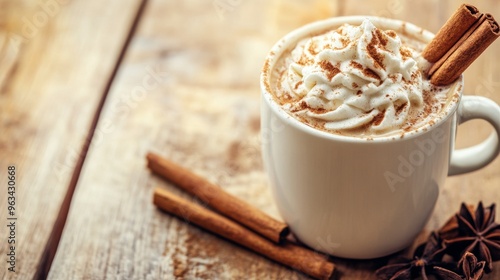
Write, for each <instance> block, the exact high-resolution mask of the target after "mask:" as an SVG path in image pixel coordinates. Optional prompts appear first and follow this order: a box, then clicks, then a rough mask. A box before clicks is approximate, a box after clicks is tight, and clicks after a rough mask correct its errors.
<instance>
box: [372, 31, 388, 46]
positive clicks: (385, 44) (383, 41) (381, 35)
mask: <svg viewBox="0 0 500 280" xmlns="http://www.w3.org/2000/svg"><path fill="white" fill-rule="evenodd" d="M375 33H376V34H377V38H378V40H379V41H380V44H382V46H383V47H385V46H387V39H386V38H385V37H384V35H383V34H382V31H380V29H375Z"/></svg>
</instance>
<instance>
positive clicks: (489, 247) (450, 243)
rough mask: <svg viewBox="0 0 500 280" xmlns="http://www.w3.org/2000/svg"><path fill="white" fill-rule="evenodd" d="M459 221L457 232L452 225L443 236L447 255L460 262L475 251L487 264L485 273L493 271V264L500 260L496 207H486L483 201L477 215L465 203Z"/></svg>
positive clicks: (499, 238)
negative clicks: (468, 253)
mask: <svg viewBox="0 0 500 280" xmlns="http://www.w3.org/2000/svg"><path fill="white" fill-rule="evenodd" d="M455 219H456V229H455V228H454V227H453V224H452V223H451V224H448V228H447V230H446V231H445V232H446V233H445V234H440V236H441V237H442V238H443V240H444V245H445V247H446V254H449V255H451V256H452V257H453V258H455V259H456V260H458V259H461V258H462V256H464V254H465V253H466V252H471V253H473V254H474V255H475V256H476V257H477V258H478V259H479V261H485V262H486V266H485V268H484V270H485V272H486V273H489V272H491V270H492V268H493V265H492V262H494V261H497V260H500V224H497V223H495V204H492V205H491V206H490V207H488V208H484V207H483V203H482V202H479V204H478V206H477V208H476V211H475V212H473V211H472V210H471V209H469V208H468V207H467V206H466V205H465V204H463V203H462V206H461V208H460V212H459V213H458V214H456V216H455ZM450 225H451V226H450ZM441 232H443V230H441Z"/></svg>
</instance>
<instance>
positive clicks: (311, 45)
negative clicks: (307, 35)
mask: <svg viewBox="0 0 500 280" xmlns="http://www.w3.org/2000/svg"><path fill="white" fill-rule="evenodd" d="M308 50H309V52H310V53H311V54H312V55H317V54H318V52H317V51H316V44H315V43H314V41H311V44H310V45H309V48H308Z"/></svg>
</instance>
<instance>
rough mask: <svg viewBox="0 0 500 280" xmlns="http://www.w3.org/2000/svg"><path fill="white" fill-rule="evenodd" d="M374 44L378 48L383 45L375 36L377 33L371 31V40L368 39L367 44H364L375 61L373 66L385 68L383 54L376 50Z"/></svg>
mask: <svg viewBox="0 0 500 280" xmlns="http://www.w3.org/2000/svg"><path fill="white" fill-rule="evenodd" d="M386 43H387V41H386ZM376 46H379V47H380V48H384V45H383V44H381V42H380V39H379V37H378V36H377V33H376V32H373V33H372V40H371V41H370V43H369V44H368V46H366V50H367V51H368V53H369V54H370V56H371V57H372V58H373V60H374V62H375V63H374V64H375V67H377V68H380V69H385V65H384V56H383V55H382V54H379V53H378V52H377V48H376Z"/></svg>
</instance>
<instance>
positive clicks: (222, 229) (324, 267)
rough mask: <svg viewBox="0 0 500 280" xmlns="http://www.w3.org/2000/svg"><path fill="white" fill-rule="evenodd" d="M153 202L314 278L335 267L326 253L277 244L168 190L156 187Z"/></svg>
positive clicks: (321, 276)
mask: <svg viewBox="0 0 500 280" xmlns="http://www.w3.org/2000/svg"><path fill="white" fill-rule="evenodd" d="M153 202H154V204H155V205H156V206H158V207H159V208H160V209H162V210H164V211H166V212H168V213H171V214H173V215H175V216H177V217H181V218H187V219H188V220H189V222H192V223H194V224H196V225H198V226H200V227H201V228H204V229H206V230H208V231H210V232H212V233H215V234H217V235H220V236H222V237H225V238H227V239H229V240H231V241H233V242H235V243H238V244H240V245H241V246H244V247H246V248H248V249H250V250H252V251H254V252H256V253H259V254H261V255H263V256H265V257H267V258H269V259H272V260H274V261H276V262H279V263H281V264H284V265H287V266H289V267H291V268H293V269H297V270H299V271H301V272H303V273H305V274H308V275H310V276H313V277H315V278H318V279H329V278H330V277H331V275H332V273H333V271H334V269H335V265H334V264H333V263H331V262H328V261H327V260H326V258H325V257H324V256H321V255H319V254H317V253H315V252H313V251H310V250H308V249H306V248H303V247H299V246H297V245H293V244H289V243H287V244H284V245H277V244H275V243H273V242H271V241H269V240H267V239H265V238H263V237H262V236H260V235H257V234H256V233H254V232H252V231H251V230H249V229H247V228H245V227H243V226H241V225H239V224H237V223H236V222H233V221H232V220H229V219H227V218H225V217H224V216H221V215H219V214H217V213H215V212H212V211H210V210H208V209H206V208H203V207H201V206H198V205H196V204H194V203H191V202H189V201H187V200H184V199H182V198H180V197H177V196H175V195H173V194H171V193H169V192H167V191H165V190H162V189H159V188H157V189H155V192H154V198H153Z"/></svg>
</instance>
